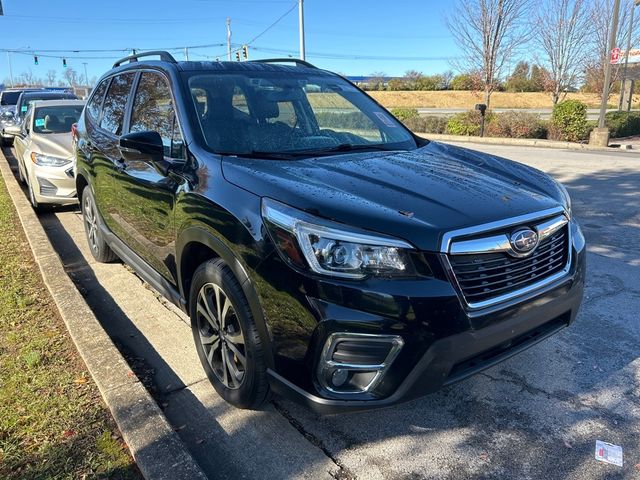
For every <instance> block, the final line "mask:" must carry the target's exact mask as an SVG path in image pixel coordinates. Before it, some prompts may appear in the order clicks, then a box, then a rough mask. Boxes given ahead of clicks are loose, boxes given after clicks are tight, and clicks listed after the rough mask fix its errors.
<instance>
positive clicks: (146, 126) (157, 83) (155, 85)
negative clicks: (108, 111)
mask: <svg viewBox="0 0 640 480" xmlns="http://www.w3.org/2000/svg"><path fill="white" fill-rule="evenodd" d="M129 130H130V131H131V132H144V131H148V130H150V131H154V132H158V133H159V134H160V137H162V144H163V145H164V154H165V156H167V157H173V158H182V136H181V134H180V128H179V127H178V121H177V119H176V113H175V109H174V107H173V99H172V97H171V89H170V87H169V84H168V83H167V81H166V80H165V78H164V77H163V76H162V75H159V74H157V73H151V72H143V73H142V75H141V76H140V82H139V83H138V88H137V90H136V96H135V98H134V100H133V111H132V113H131V126H130V128H129Z"/></svg>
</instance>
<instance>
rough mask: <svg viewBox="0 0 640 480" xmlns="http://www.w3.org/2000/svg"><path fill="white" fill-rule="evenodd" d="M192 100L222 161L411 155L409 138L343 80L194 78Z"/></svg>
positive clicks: (259, 75)
mask: <svg viewBox="0 0 640 480" xmlns="http://www.w3.org/2000/svg"><path fill="white" fill-rule="evenodd" d="M189 88H190V91H191V96H192V98H193V102H194V105H195V108H196V111H197V113H198V115H197V118H198V122H199V125H200V128H201V130H202V134H203V137H204V141H205V143H206V144H207V146H208V147H209V148H210V149H212V150H214V151H216V152H220V153H227V154H237V155H243V154H245V155H247V154H260V153H262V154H278V153H280V154H288V155H297V154H300V155H305V154H306V155H313V154H321V153H322V152H343V151H344V152H348V151H350V150H367V149H371V150H409V149H414V148H416V143H415V141H414V139H413V137H412V136H411V134H410V133H408V132H407V130H406V129H405V128H404V127H402V125H401V124H400V123H399V122H398V121H397V120H396V119H395V118H394V117H393V116H391V115H390V114H389V113H387V112H386V111H385V110H383V109H382V108H381V107H380V106H378V105H377V104H376V103H375V102H374V101H373V100H371V99H370V98H369V97H367V96H366V95H364V94H363V93H362V92H361V91H359V90H358V89H357V88H355V87H354V86H352V85H351V84H349V83H348V82H346V81H344V80H343V79H341V78H339V77H336V76H330V75H323V74H315V75H314V74H305V73H296V74H286V75H283V74H282V73H281V72H242V73H236V72H233V73H216V74H205V75H202V74H197V75H194V76H192V77H190V78H189Z"/></svg>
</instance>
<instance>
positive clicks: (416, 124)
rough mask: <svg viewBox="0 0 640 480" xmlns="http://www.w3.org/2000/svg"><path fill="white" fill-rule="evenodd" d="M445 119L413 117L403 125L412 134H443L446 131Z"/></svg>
mask: <svg viewBox="0 0 640 480" xmlns="http://www.w3.org/2000/svg"><path fill="white" fill-rule="evenodd" d="M448 122H449V119H448V118H447V117H432V116H429V117H413V118H408V119H406V120H405V121H404V122H403V123H404V124H405V125H406V126H407V128H409V129H410V130H412V131H414V132H419V133H445V132H446V131H447V123H448Z"/></svg>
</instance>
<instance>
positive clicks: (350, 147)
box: [286, 143, 392, 155]
mask: <svg viewBox="0 0 640 480" xmlns="http://www.w3.org/2000/svg"><path fill="white" fill-rule="evenodd" d="M367 150H368V151H371V150H374V151H385V152H389V151H392V149H390V148H388V146H387V145H385V144H383V143H372V144H362V145H354V144H352V143H341V144H340V145H335V146H333V147H327V148H318V149H315V150H293V151H287V152H286V153H298V154H302V153H304V154H306V155H324V154H330V153H335V152H356V151H367Z"/></svg>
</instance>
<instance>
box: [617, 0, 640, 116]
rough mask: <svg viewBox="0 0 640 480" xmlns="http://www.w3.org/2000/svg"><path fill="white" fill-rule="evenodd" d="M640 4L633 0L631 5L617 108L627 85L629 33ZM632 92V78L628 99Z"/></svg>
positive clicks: (638, 1) (639, 0) (620, 106)
mask: <svg viewBox="0 0 640 480" xmlns="http://www.w3.org/2000/svg"><path fill="white" fill-rule="evenodd" d="M638 5H640V0H633V6H632V7H631V15H630V16H629V35H628V36H627V50H626V52H624V67H622V86H621V87H620V104H619V106H618V110H622V104H623V102H624V98H625V87H626V86H627V68H628V66H629V50H631V35H633V14H634V12H635V11H636V7H637V6H638ZM632 93H633V80H632V81H631V91H630V92H629V99H630V98H631V95H632ZM628 105H629V106H628V107H627V111H629V108H630V107H631V101H629V103H628Z"/></svg>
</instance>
